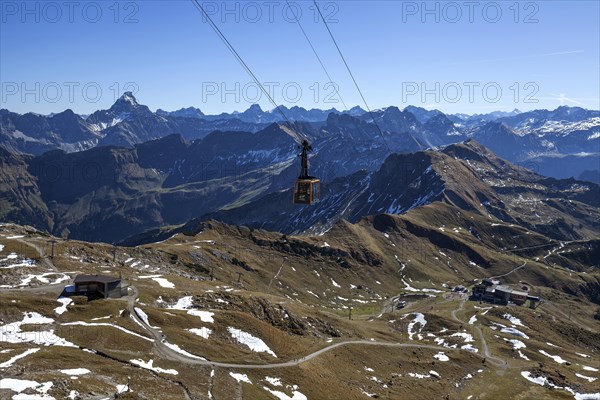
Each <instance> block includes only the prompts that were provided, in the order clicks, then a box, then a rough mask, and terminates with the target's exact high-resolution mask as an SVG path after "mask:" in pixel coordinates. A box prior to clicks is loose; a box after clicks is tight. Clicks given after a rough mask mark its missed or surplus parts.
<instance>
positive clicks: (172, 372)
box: [129, 359, 179, 375]
mask: <svg viewBox="0 0 600 400" xmlns="http://www.w3.org/2000/svg"><path fill="white" fill-rule="evenodd" d="M129 362H130V363H132V364H135V365H137V366H139V367H142V368H144V369H149V370H151V371H154V372H159V373H163V374H169V375H179V372H177V371H176V370H174V369H163V368H159V367H155V366H153V364H154V360H149V361H148V362H145V361H144V360H142V359H139V360H129Z"/></svg>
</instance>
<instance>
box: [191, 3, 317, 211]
mask: <svg viewBox="0 0 600 400" xmlns="http://www.w3.org/2000/svg"><path fill="white" fill-rule="evenodd" d="M192 3H193V4H194V5H195V6H196V9H198V11H200V13H202V15H204V17H205V18H206V19H207V20H208V21H209V23H210V26H211V27H212V29H213V30H214V31H215V33H216V34H217V35H218V36H219V38H220V39H221V41H222V42H223V43H224V44H225V46H227V48H228V49H229V51H230V52H231V53H232V54H233V55H234V57H235V58H236V60H237V61H238V62H239V63H240V65H241V66H242V67H243V68H244V69H245V70H246V72H247V73H248V75H250V77H252V79H254V82H256V84H257V85H258V86H259V87H260V88H261V90H262V91H263V93H264V94H265V95H267V97H268V98H269V101H270V102H271V103H272V104H273V105H274V106H275V107H276V108H277V110H278V111H279V112H280V113H281V115H282V116H283V118H284V119H285V120H286V121H287V123H288V126H289V127H290V128H292V127H293V126H294V124H292V122H291V121H290V120H289V119H288V117H287V115H285V113H284V112H283V110H282V109H281V107H280V106H279V104H277V103H276V102H275V100H274V99H273V98H272V97H271V95H270V94H269V92H267V90H266V89H265V88H264V86H263V85H262V83H260V81H259V80H258V78H257V77H256V75H254V73H253V72H252V70H251V69H250V67H249V66H248V64H246V63H245V62H244V60H243V59H242V56H240V55H239V53H238V52H237V51H236V50H235V48H234V47H233V45H232V44H231V43H230V42H229V40H227V38H226V37H225V35H224V34H223V32H221V30H220V29H219V27H218V26H217V25H216V24H215V22H214V21H213V20H212V18H211V17H210V15H208V13H207V12H206V10H204V8H203V7H202V5H201V4H200V3H199V2H198V0H192ZM284 125H285V124H284ZM292 130H293V129H292ZM293 132H294V133H295V134H297V135H298V136H300V137H301V138H302V142H301V143H300V145H299V146H298V149H299V150H301V153H300V154H298V157H301V172H300V176H299V177H298V179H296V181H295V182H294V188H293V197H292V202H293V203H294V204H303V205H312V204H314V203H316V202H318V201H319V200H320V199H321V181H320V180H319V179H318V178H316V177H314V176H310V175H309V174H308V153H309V152H310V151H312V147H311V145H310V144H309V143H308V140H307V138H306V136H305V135H304V134H303V133H301V132H297V131H294V130H293ZM294 140H297V138H295V137H294Z"/></svg>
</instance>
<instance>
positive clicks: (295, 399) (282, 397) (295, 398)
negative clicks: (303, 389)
mask: <svg viewBox="0 0 600 400" xmlns="http://www.w3.org/2000/svg"><path fill="white" fill-rule="evenodd" d="M263 389H265V390H266V391H267V392H269V393H271V394H272V395H273V396H275V397H277V398H278V399H279V400H307V399H308V398H307V397H306V396H305V395H304V394H302V393H300V392H299V391H297V390H294V391H292V397H290V396H288V395H287V394H285V393H283V392H280V391H277V390H271V389H269V388H268V387H266V386H263Z"/></svg>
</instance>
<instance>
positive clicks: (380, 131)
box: [313, 0, 392, 152]
mask: <svg viewBox="0 0 600 400" xmlns="http://www.w3.org/2000/svg"><path fill="white" fill-rule="evenodd" d="M313 3H314V4H315V7H316V8H317V11H318V13H319V15H320V16H321V20H322V21H323V24H325V28H327V32H329V36H330V37H331V40H332V41H333V44H334V45H335V47H336V49H337V51H338V53H339V54H340V57H341V58H342V61H343V62H344V65H345V66H346V69H347V70H348V73H349V74H350V77H351V78H352V81H353V82H354V86H356V89H357V90H358V93H359V94H360V97H361V98H362V101H363V103H365V107H366V108H367V111H368V112H369V115H370V116H371V119H372V120H373V123H374V124H375V126H376V127H377V130H378V131H379V134H380V135H381V138H382V139H383V142H384V144H385V146H386V147H387V148H388V150H389V151H390V152H391V151H392V149H391V148H390V146H389V145H388V143H387V140H386V139H385V136H384V135H383V131H382V130H381V128H380V127H379V124H378V123H377V121H376V120H375V116H374V115H373V112H372V111H371V109H370V108H369V105H368V104H367V100H365V96H363V93H362V90H360V87H359V86H358V83H357V82H356V79H355V78H354V74H353V73H352V71H351V70H350V66H349V65H348V62H346V57H344V54H342V50H341V49H340V46H338V43H337V41H336V40H335V38H334V37H333V33H332V32H331V29H329V25H328V24H327V21H326V20H325V17H323V14H322V13H321V9H320V8H319V5H318V4H317V1H316V0H313Z"/></svg>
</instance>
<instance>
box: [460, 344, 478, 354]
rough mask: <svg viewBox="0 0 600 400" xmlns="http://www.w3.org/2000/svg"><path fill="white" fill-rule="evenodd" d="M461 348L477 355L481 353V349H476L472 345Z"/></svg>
mask: <svg viewBox="0 0 600 400" xmlns="http://www.w3.org/2000/svg"><path fill="white" fill-rule="evenodd" d="M460 348H461V349H463V350H467V351H470V352H471V353H477V352H478V351H479V349H478V348H477V347H474V346H473V345H472V344H465V345H462V346H460Z"/></svg>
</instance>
